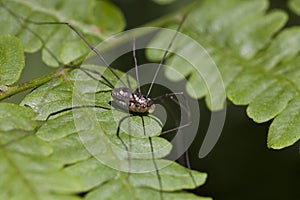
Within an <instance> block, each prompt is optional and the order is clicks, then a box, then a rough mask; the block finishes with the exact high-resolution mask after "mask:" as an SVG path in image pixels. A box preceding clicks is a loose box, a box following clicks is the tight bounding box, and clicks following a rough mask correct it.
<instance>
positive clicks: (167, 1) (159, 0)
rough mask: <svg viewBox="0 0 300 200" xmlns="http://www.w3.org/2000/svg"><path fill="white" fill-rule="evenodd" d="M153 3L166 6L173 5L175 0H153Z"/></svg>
mask: <svg viewBox="0 0 300 200" xmlns="http://www.w3.org/2000/svg"><path fill="white" fill-rule="evenodd" d="M152 1H154V2H155V3H157V4H161V5H166V4H170V3H172V2H173V1H175V0H152Z"/></svg>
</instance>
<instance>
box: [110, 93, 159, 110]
mask: <svg viewBox="0 0 300 200" xmlns="http://www.w3.org/2000/svg"><path fill="white" fill-rule="evenodd" d="M111 96H112V98H113V100H114V103H116V104H117V105H118V106H120V107H121V108H123V109H124V110H129V111H130V112H132V113H137V114H147V113H151V112H153V111H154V109H155V104H154V102H153V100H152V99H150V98H148V97H146V96H144V95H142V94H141V93H140V92H137V91H134V90H132V89H130V88H127V87H121V88H115V89H113V90H112V93H111Z"/></svg>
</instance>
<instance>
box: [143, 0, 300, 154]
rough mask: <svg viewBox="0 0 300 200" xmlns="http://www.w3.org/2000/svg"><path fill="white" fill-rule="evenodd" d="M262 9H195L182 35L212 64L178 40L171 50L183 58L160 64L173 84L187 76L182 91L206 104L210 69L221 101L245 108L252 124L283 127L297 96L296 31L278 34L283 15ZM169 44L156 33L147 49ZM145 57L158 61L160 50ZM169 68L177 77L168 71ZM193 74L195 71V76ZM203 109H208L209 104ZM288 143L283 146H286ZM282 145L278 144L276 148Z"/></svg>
mask: <svg viewBox="0 0 300 200" xmlns="http://www.w3.org/2000/svg"><path fill="white" fill-rule="evenodd" d="M291 4H294V5H295V4H296V1H290V5H291ZM215 5H218V6H217V7H216V6H215ZM268 7H269V3H268V1H265V0H264V1H261V0H255V1H241V0H230V1H226V2H225V1H221V0H215V1H202V2H201V3H199V4H195V6H194V8H193V9H192V11H191V12H190V13H189V15H188V17H187V19H186V21H185V23H184V24H183V27H182V32H183V33H185V34H187V35H188V36H190V37H192V38H193V39H194V40H195V41H196V42H198V44H199V45H201V46H202V47H203V48H204V50H206V52H208V53H209V56H210V57H211V58H212V60H213V62H211V61H210V60H209V58H208V56H206V54H205V53H203V52H204V51H202V52H201V51H196V48H195V47H196V46H195V45H193V43H192V42H185V43H184V42H182V41H181V42H182V44H180V45H179V46H177V45H176V44H174V45H175V46H176V47H177V49H180V50H181V51H185V52H187V53H186V54H187V55H188V56H185V57H183V58H182V56H181V55H180V56H181V57H180V56H176V55H172V56H170V58H169V59H168V60H167V62H166V63H167V65H169V66H172V67H169V68H168V69H167V70H166V72H165V74H166V76H167V77H168V78H169V79H171V80H173V81H176V80H182V79H183V78H184V77H187V79H188V84H187V86H186V88H187V91H190V90H194V91H195V96H196V97H197V98H202V97H205V98H206V102H207V103H208V102H209V101H208V100H209V98H210V96H212V94H213V93H212V92H211V90H212V89H213V88H214V87H213V85H210V82H209V80H210V79H211V80H216V77H217V76H215V75H216V73H212V72H210V73H209V70H210V69H213V68H214V64H215V65H216V66H217V70H218V71H219V72H220V74H221V79H222V81H223V84H224V86H225V88H226V96H227V97H228V98H229V100H230V101H232V102H233V103H234V104H236V105H247V106H248V108H247V114H248V116H249V117H250V118H252V119H253V120H254V121H255V122H258V123H262V122H266V121H269V120H271V119H274V118H275V120H274V122H273V123H276V127H279V126H281V127H286V126H288V124H286V123H287V121H286V120H284V119H283V118H282V117H280V116H281V114H283V113H284V110H285V109H286V108H288V107H289V106H290V104H291V102H294V99H295V98H296V97H297V96H298V95H299V88H300V82H299V74H300V70H299V65H298V63H299V60H300V56H299V51H300V28H299V27H297V26H295V27H290V28H285V29H282V27H283V26H284V25H285V23H286V21H287V15H286V13H284V12H282V11H279V10H270V11H268ZM166 27H170V28H173V29H174V22H171V23H170V22H169V23H167V25H166ZM175 27H176V26H175ZM281 29H282V30H281ZM169 40H170V39H168V35H166V34H165V35H159V34H158V36H157V38H155V40H154V41H153V44H152V45H150V46H156V47H157V46H159V45H160V46H161V47H164V46H166V45H167V44H168V41H169ZM177 43H178V41H177ZM173 49H174V48H173ZM171 50H172V48H171ZM179 52H180V51H179ZM147 53H148V56H149V57H150V58H151V59H156V60H159V59H161V57H162V52H161V51H160V52H159V53H157V52H153V51H151V52H150V51H149V52H147ZM176 53H177V52H176ZM191 60H196V61H197V62H194V63H197V66H198V67H197V66H196V67H195V66H194V67H193V66H192V65H191V63H192V62H191ZM183 66H184V67H183ZM174 69H175V70H176V71H177V74H176V73H174V72H173V71H172V70H174ZM195 69H199V70H200V73H198V72H197V70H195ZM210 74H211V75H210ZM206 76H207V77H206ZM216 96H217V95H216ZM217 97H218V96H217ZM219 97H220V96H219ZM218 103H219V104H220V105H219V107H218V108H220V107H223V104H221V102H218ZM208 106H209V107H210V109H211V110H214V109H213V108H212V107H211V106H210V104H208ZM273 123H272V125H271V127H273ZM274 130H275V129H273V128H270V131H269V136H268V137H269V138H273V137H272V136H271V135H274V134H275V131H274ZM276 130H277V129H276ZM284 130H286V129H284ZM297 131H298V130H297V129H295V131H293V133H295V134H297ZM298 133H299V131H298ZM278 134H280V135H282V134H283V132H282V131H280V132H279V133H278ZM284 134H287V135H288V134H289V133H287V132H285V133H284ZM295 138H298V137H294V139H295ZM297 140H298V139H297ZM272 141H273V140H272ZM278 142H279V141H278ZM294 142H295V141H293V142H289V143H287V142H284V144H285V145H286V146H289V145H292V144H293V143H294ZM272 144H273V142H271V143H270V142H268V146H269V147H270V148H279V146H278V145H274V146H273V145H272ZM286 146H284V145H281V146H280V148H284V147H286Z"/></svg>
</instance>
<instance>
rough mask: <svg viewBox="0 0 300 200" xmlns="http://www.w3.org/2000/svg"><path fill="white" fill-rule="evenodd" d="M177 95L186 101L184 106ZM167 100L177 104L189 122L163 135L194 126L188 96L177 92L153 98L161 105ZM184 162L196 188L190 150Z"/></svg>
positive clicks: (186, 152)
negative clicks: (176, 97)
mask: <svg viewBox="0 0 300 200" xmlns="http://www.w3.org/2000/svg"><path fill="white" fill-rule="evenodd" d="M176 95H181V96H182V97H183V99H184V104H181V103H180V102H179V101H178V100H177V99H175V98H174V97H175V96H176ZM165 98H169V99H171V100H172V101H173V102H174V103H176V104H177V105H178V106H179V107H180V108H182V110H183V111H184V112H185V113H186V115H187V118H188V119H187V120H188V121H187V122H186V123H185V124H183V125H180V126H178V127H175V128H171V129H169V130H166V131H163V132H162V134H165V133H169V132H172V131H176V130H180V129H182V128H185V127H188V126H190V125H191V124H192V116H191V110H190V107H189V104H188V101H187V99H186V96H185V94H184V93H183V92H177V93H167V94H164V95H161V96H158V97H155V98H152V99H153V101H160V102H161V103H163V100H164V99H165ZM169 111H170V112H172V109H169ZM171 116H172V118H173V119H174V120H175V121H177V122H178V119H176V118H175V117H174V115H173V114H172V115H171ZM181 145H183V149H185V144H184V142H182V144H181ZM183 156H184V162H185V165H186V167H187V168H188V169H189V171H188V173H189V175H190V177H191V179H192V181H193V183H194V185H195V186H197V184H196V180H195V177H194V176H193V174H192V173H191V164H190V160H189V152H188V149H187V150H186V151H185V152H184V155H183Z"/></svg>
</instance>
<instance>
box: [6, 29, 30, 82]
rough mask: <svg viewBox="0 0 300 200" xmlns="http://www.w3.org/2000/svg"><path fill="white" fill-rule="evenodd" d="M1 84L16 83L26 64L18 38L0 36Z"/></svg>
mask: <svg viewBox="0 0 300 200" xmlns="http://www.w3.org/2000/svg"><path fill="white" fill-rule="evenodd" d="M0 57H1V59H0V85H12V84H14V83H16V82H17V81H18V80H19V78H20V76H21V73H22V70H23V68H24V66H25V58H24V54H23V47H22V45H21V42H20V41H19V39H18V38H16V37H14V36H11V35H3V36H0Z"/></svg>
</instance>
